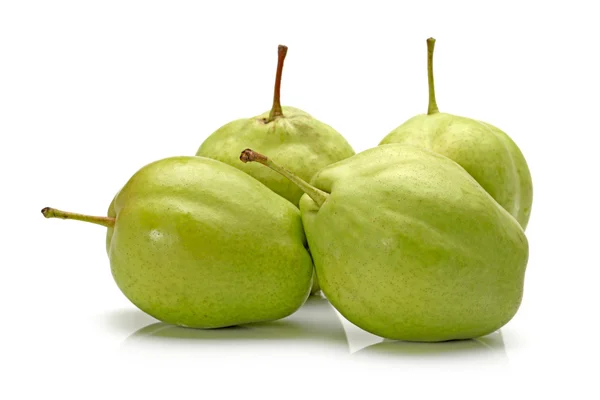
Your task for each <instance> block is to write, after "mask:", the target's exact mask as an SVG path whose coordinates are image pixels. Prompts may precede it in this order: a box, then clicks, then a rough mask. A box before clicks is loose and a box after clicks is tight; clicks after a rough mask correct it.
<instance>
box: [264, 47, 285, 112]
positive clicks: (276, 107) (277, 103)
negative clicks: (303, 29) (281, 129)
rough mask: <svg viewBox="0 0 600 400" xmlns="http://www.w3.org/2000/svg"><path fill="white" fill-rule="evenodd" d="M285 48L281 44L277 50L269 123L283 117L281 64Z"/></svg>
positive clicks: (283, 59)
mask: <svg viewBox="0 0 600 400" xmlns="http://www.w3.org/2000/svg"><path fill="white" fill-rule="evenodd" d="M287 49H288V48H287V46H284V45H282V44H280V45H279V47H278V48H277V55H278V57H277V75H276V76H275V90H274V93H273V107H272V108H271V113H270V114H269V121H268V122H271V121H273V120H274V119H275V118H279V117H283V110H282V109H281V100H280V94H281V75H282V74H283V62H284V61H285V56H286V54H287Z"/></svg>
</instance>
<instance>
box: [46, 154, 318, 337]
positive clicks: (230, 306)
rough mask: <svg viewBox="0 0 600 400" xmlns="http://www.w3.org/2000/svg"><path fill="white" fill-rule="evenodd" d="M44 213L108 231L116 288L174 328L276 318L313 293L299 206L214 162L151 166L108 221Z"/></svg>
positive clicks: (181, 160)
mask: <svg viewBox="0 0 600 400" xmlns="http://www.w3.org/2000/svg"><path fill="white" fill-rule="evenodd" d="M42 213H43V214H44V216H45V217H47V218H53V217H54V218H64V219H74V220H80V221H86V222H92V223H96V224H99V225H103V226H105V227H107V228H108V232H107V239H106V242H107V253H108V257H109V259H110V266H111V271H112V275H113V277H114V280H115V282H116V283H117V285H118V287H119V288H120V290H121V291H122V292H123V294H124V295H125V296H126V297H127V298H128V299H129V300H130V301H131V302H132V303H133V304H135V305H136V306H137V307H138V308H140V309H141V310H142V311H144V312H146V313H148V314H150V315H151V316H153V317H155V318H157V319H158V320H160V321H163V322H166V323H169V324H174V325H180V326H186V327H193V328H219V327H226V326H232V325H239V324H246V323H251V322H260V321H270V320H276V319H280V318H283V317H286V316H288V315H290V314H292V313H293V312H294V311H296V310H297V309H298V308H299V307H300V306H301V305H302V304H303V303H304V302H305V300H306V298H307V297H308V295H309V291H310V288H311V284H312V274H313V265H312V260H311V257H310V255H309V253H308V250H307V248H306V247H307V246H306V238H305V235H304V231H303V229H302V221H301V218H300V211H299V210H298V208H297V207H295V206H293V205H292V204H291V203H290V202H288V201H286V200H285V199H283V198H281V197H280V196H278V195H276V194H275V193H273V192H272V191H271V190H270V189H268V188H267V187H266V186H264V185H263V184H262V183H260V182H258V181H257V180H255V179H254V178H252V177H250V176H248V175H247V174H245V173H243V172H241V171H239V170H238V169H235V168H233V167H231V166H229V165H226V164H223V163H221V162H218V161H215V160H211V159H208V158H203V157H173V158H166V159H163V160H160V161H156V162H154V163H151V164H148V165H146V166H145V167H143V168H142V169H140V170H139V171H138V172H136V173H135V174H134V175H133V177H132V178H131V179H130V180H129V181H128V182H127V184H126V185H125V186H124V187H123V188H122V189H121V190H120V191H119V193H118V194H117V195H116V197H115V198H114V200H113V201H112V203H111V205H110V207H109V210H108V216H106V217H92V216H86V215H81V214H74V213H68V212H64V211H60V210H55V209H51V208H44V209H43V210H42Z"/></svg>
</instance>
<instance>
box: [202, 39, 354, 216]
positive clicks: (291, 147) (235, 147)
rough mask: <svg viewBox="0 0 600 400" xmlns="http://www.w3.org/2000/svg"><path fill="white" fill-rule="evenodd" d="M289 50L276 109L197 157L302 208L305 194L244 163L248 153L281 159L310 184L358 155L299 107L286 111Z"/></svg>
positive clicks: (215, 140) (226, 130)
mask: <svg viewBox="0 0 600 400" xmlns="http://www.w3.org/2000/svg"><path fill="white" fill-rule="evenodd" d="M286 54H287V47H285V46H279V62H278V66H277V77H276V81H275V94H274V99H273V108H272V109H271V111H270V112H266V113H264V114H261V115H258V116H256V117H253V118H244V119H239V120H235V121H233V122H230V123H228V124H226V125H224V126H223V127H221V128H219V129H218V130H217V131H215V132H214V133H213V134H211V135H210V136H209V137H208V138H207V139H206V140H205V141H204V142H203V143H202V145H201V146H200V148H199V149H198V151H197V153H196V155H198V156H204V157H208V158H213V159H215V160H219V161H222V162H224V163H227V164H229V165H232V166H234V167H236V168H239V169H241V170H242V171H244V172H246V173H248V174H249V175H251V176H253V177H254V178H256V179H258V180H259V181H261V182H262V183H264V184H265V185H266V186H267V187H269V188H271V189H272V190H273V191H274V192H275V193H277V194H279V195H280V196H283V197H284V198H286V199H288V200H289V201H291V202H292V203H293V204H295V205H298V202H299V200H300V197H301V196H302V194H303V192H302V191H301V190H300V189H298V187H296V185H294V184H292V183H291V182H289V181H288V180H287V179H285V178H284V177H282V176H281V175H279V174H277V173H275V172H273V171H271V170H269V169H266V168H261V167H260V166H257V165H253V164H242V163H240V162H239V155H240V151H242V150H243V149H245V148H247V147H252V148H253V149H255V150H257V151H260V152H263V153H266V154H270V155H271V156H272V157H276V158H277V160H279V162H280V163H281V164H282V165H284V166H285V167H286V168H288V169H290V170H291V171H293V172H294V173H295V174H297V175H298V176H300V177H301V178H303V179H305V180H309V179H310V178H311V177H312V176H313V175H314V174H315V173H316V172H317V171H318V170H320V169H321V168H323V167H325V166H327V165H329V164H333V163H334V162H337V161H340V160H343V159H345V158H348V157H350V156H352V155H354V150H353V149H352V147H351V146H350V145H349V144H348V142H347V141H346V139H344V137H343V136H342V135H340V134H339V133H338V132H337V131H336V130H335V129H333V128H332V127H331V126H329V125H327V124H325V123H323V122H321V121H319V120H317V119H315V118H313V117H312V116H310V115H309V114H307V113H306V112H304V111H302V110H299V109H297V108H293V107H282V106H281V103H280V86H281V76H282V71H283V62H284V59H285V56H286Z"/></svg>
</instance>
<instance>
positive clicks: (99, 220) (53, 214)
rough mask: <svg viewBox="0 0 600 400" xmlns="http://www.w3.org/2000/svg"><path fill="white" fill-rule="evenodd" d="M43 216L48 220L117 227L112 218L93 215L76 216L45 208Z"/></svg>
mask: <svg viewBox="0 0 600 400" xmlns="http://www.w3.org/2000/svg"><path fill="white" fill-rule="evenodd" d="M42 214H44V217H46V218H62V219H73V220H76V221H83V222H90V223H92V224H97V225H102V226H105V227H107V228H112V227H113V226H115V219H114V218H111V217H94V216H91V215H84V214H76V213H72V212H67V211H61V210H57V209H56V208H50V207H45V208H43V209H42Z"/></svg>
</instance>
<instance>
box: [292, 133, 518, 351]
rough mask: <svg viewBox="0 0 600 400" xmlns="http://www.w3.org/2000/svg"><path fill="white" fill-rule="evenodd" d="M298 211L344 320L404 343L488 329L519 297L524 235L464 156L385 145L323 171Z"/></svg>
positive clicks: (327, 293) (463, 335) (504, 316)
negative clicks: (317, 193) (462, 162)
mask: <svg viewBox="0 0 600 400" xmlns="http://www.w3.org/2000/svg"><path fill="white" fill-rule="evenodd" d="M311 184H312V185H313V186H315V187H317V188H318V189H321V190H323V191H325V192H328V193H330V194H329V196H328V198H327V200H326V201H325V202H324V204H323V205H322V206H321V207H320V208H319V207H318V205H317V203H315V201H313V200H312V199H311V198H310V197H309V196H308V195H304V196H303V197H302V199H301V201H300V210H301V212H302V219H303V223H304V228H305V231H306V235H307V238H308V243H309V246H310V249H311V253H312V256H313V261H314V263H315V267H316V270H317V274H318V276H319V283H320V285H321V288H322V290H323V292H324V294H325V296H326V297H327V299H329V301H330V302H331V303H332V304H333V305H334V306H335V308H336V309H337V310H338V311H339V312H340V313H341V314H343V315H344V317H346V318H347V319H348V320H349V321H351V322H352V323H354V324H356V325H357V326H359V327H360V328H362V329H364V330H366V331H369V332H371V333H373V334H376V335H379V336H382V337H384V338H389V339H397V340H407V341H424V342H434V341H446V340H452V339H467V338H474V337H479V336H483V335H486V334H488V333H491V332H493V331H495V330H497V329H499V328H500V327H502V326H503V325H505V324H506V323H507V322H508V321H509V320H510V319H511V318H512V317H513V316H514V315H515V313H516V312H517V310H518V308H519V306H520V303H521V298H522V293H523V283H524V274H525V269H526V264H527V260H528V242H527V239H526V237H525V234H524V232H523V229H522V228H521V227H520V225H519V224H518V222H517V221H516V220H515V219H514V218H513V217H512V216H511V215H510V214H508V212H507V211H506V210H504V209H503V208H502V207H501V206H500V205H499V204H498V203H497V202H496V201H495V200H494V199H493V198H492V197H491V196H490V195H489V194H488V193H487V192H486V191H485V190H484V189H483V188H482V187H481V186H480V185H479V184H478V183H477V182H476V181H475V180H474V179H473V178H472V177H471V176H470V175H469V174H468V173H467V172H466V171H465V170H464V169H463V168H462V167H461V166H459V165H458V164H457V163H455V162H454V161H452V160H450V159H449V158H446V157H444V156H442V155H439V154H437V153H434V152H431V151H428V150H425V149H423V148H420V147H414V146H405V145H399V144H389V145H382V146H379V147H376V148H373V149H370V150H367V151H364V152H362V153H359V154H357V155H356V156H354V157H351V158H349V159H346V160H344V161H341V162H339V163H336V164H333V165H331V166H329V167H326V168H324V169H323V170H321V171H320V172H318V173H317V174H316V175H315V176H314V177H313V179H312V180H311Z"/></svg>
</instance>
